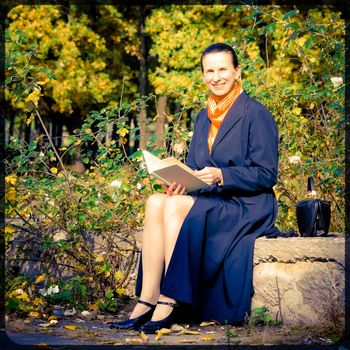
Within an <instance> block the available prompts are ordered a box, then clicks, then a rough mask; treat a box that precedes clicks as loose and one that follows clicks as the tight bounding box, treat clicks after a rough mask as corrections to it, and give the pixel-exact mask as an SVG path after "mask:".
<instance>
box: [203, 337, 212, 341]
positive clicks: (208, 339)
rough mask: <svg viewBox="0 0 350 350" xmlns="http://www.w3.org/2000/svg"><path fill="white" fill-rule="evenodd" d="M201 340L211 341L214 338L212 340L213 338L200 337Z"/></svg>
mask: <svg viewBox="0 0 350 350" xmlns="http://www.w3.org/2000/svg"><path fill="white" fill-rule="evenodd" d="M201 340H204V341H212V340H215V338H213V337H202V338H201Z"/></svg>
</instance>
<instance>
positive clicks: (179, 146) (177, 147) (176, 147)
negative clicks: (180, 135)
mask: <svg viewBox="0 0 350 350" xmlns="http://www.w3.org/2000/svg"><path fill="white" fill-rule="evenodd" d="M174 152H175V153H179V154H181V153H183V152H184V147H183V145H182V144H181V143H175V145H174Z"/></svg>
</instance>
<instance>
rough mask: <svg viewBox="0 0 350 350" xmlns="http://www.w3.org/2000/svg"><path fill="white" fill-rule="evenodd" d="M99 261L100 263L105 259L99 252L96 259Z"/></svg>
mask: <svg viewBox="0 0 350 350" xmlns="http://www.w3.org/2000/svg"><path fill="white" fill-rule="evenodd" d="M95 261H96V262H97V263H100V262H102V261H103V256H102V255H101V254H99V255H98V256H97V258H96V260H95Z"/></svg>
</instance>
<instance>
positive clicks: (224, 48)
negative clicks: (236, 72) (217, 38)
mask: <svg viewBox="0 0 350 350" xmlns="http://www.w3.org/2000/svg"><path fill="white" fill-rule="evenodd" d="M216 52H227V53H229V54H230V55H231V57H232V64H233V66H234V67H235V68H237V67H238V58H237V55H236V52H235V50H234V49H233V48H232V47H231V46H230V45H227V44H224V43H215V44H211V45H209V46H208V47H207V48H206V49H205V50H204V51H203V53H202V56H201V69H202V72H203V58H204V56H205V55H208V54H210V53H216Z"/></svg>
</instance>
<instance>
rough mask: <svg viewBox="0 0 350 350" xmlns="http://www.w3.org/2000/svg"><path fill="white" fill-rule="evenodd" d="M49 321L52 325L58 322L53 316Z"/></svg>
mask: <svg viewBox="0 0 350 350" xmlns="http://www.w3.org/2000/svg"><path fill="white" fill-rule="evenodd" d="M49 323H50V324H51V325H53V326H54V325H55V324H57V323H58V321H57V320H56V319H54V318H53V319H52V320H49Z"/></svg>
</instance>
